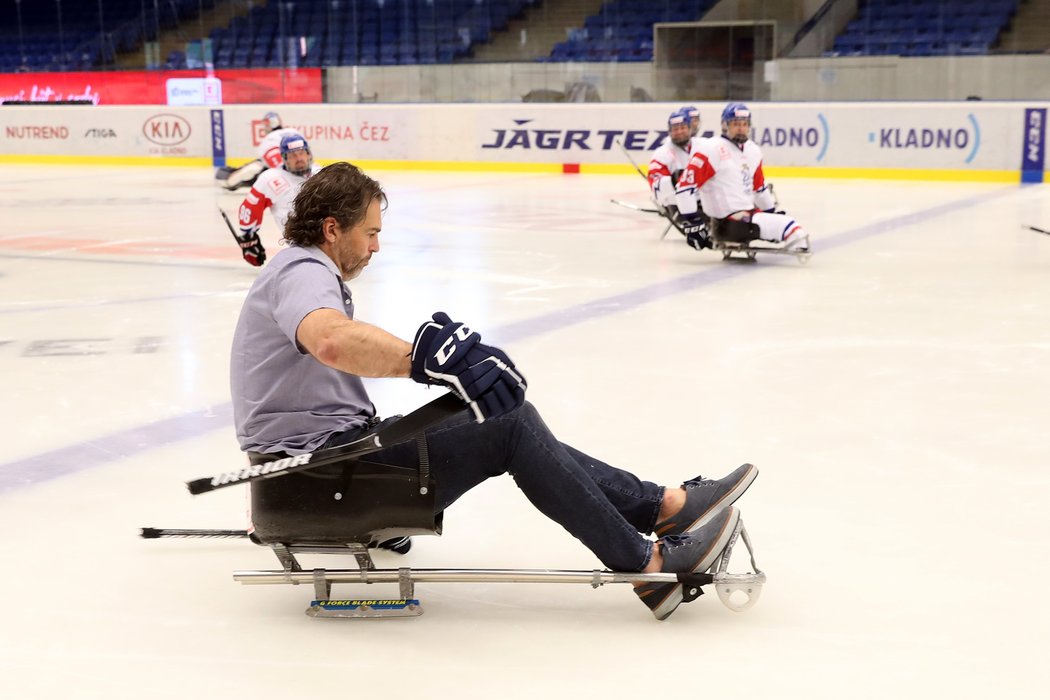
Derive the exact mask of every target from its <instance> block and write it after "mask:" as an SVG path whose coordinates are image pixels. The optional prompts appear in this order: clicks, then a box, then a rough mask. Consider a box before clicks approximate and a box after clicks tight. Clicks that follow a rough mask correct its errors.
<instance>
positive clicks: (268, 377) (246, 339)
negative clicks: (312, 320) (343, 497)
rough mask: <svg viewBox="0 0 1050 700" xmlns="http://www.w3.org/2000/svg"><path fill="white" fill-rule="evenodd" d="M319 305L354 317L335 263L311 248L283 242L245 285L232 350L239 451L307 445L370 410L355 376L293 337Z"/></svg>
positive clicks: (361, 421)
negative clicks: (247, 286)
mask: <svg viewBox="0 0 1050 700" xmlns="http://www.w3.org/2000/svg"><path fill="white" fill-rule="evenodd" d="M317 309H338V310H340V311H342V312H343V313H345V314H346V315H347V317H348V318H353V317H354V305H353V302H352V301H351V298H350V291H349V290H348V289H347V288H346V286H345V285H344V284H343V282H342V279H341V278H340V276H339V272H338V269H337V268H336V266H335V263H333V262H332V260H331V258H329V257H328V256H327V255H325V254H324V252H322V251H321V250H320V249H318V248H315V247H300V246H294V245H293V246H289V247H288V249H287V250H284V251H282V252H280V253H279V254H277V255H276V256H274V258H273V259H272V260H271V261H270V262H269V263H268V264H267V265H266V267H264V268H263V270H262V273H261V274H260V275H259V277H258V278H257V279H256V280H255V283H254V284H253V285H252V287H251V289H250V290H249V291H248V296H247V298H245V300H244V306H243V307H242V308H241V315H240V318H238V320H237V330H236V331H235V332H234V334H233V350H232V352H231V354H230V389H231V392H232V394H233V418H234V422H235V424H236V426H237V440H238V441H239V442H240V444H241V449H242V450H245V451H248V450H250V451H252V452H263V453H270V452H288V453H289V454H300V453H303V452H312V451H313V450H315V449H317V448H318V447H320V446H321V445H322V444H324V442H325V440H327V439H328V436H329V435H331V434H332V433H335V432H339V431H342V430H347V429H350V428H356V427H361V426H364V425H365V424H366V423H367V422H368V419H369V418H371V417H372V416H374V415H375V407H374V406H373V405H372V402H371V400H369V398H368V393H367V392H366V391H365V387H364V384H363V383H362V381H361V378H360V377H357V376H355V375H352V374H347V373H345V372H340V371H339V370H337V369H333V368H331V367H329V366H327V365H324V364H322V363H320V362H318V361H317V360H316V359H314V358H313V356H311V355H310V354H308V353H307V352H306V351H305V349H303V348H302V347H300V346H299V344H298V343H297V342H296V340H295V332H296V330H297V329H298V328H299V323H300V322H301V321H302V320H303V318H305V317H306V315H307V314H309V313H310V312H311V311H315V310H317Z"/></svg>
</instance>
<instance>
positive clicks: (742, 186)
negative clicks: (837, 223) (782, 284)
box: [675, 102, 809, 257]
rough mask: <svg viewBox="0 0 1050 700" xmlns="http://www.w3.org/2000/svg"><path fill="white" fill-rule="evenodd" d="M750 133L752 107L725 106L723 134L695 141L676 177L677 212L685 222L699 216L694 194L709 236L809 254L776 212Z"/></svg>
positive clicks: (797, 229)
mask: <svg viewBox="0 0 1050 700" xmlns="http://www.w3.org/2000/svg"><path fill="white" fill-rule="evenodd" d="M750 134H751V111H750V110H749V109H748V108H747V107H746V106H745V105H743V104H740V103H739V102H734V103H730V104H729V105H727V106H726V108H725V109H724V110H723V111H722V136H721V137H716V138H711V139H696V140H695V141H694V152H693V155H692V157H691V158H690V159H689V165H688V166H687V167H686V169H685V170H684V171H683V172H682V175H681V177H679V178H678V184H677V187H676V197H675V199H676V203H677V205H678V210H679V212H680V213H681V215H682V217H683V218H684V219H686V220H690V219H696V218H699V216H700V215H701V213H700V212H699V210H698V207H697V198H698V197H699V202H700V205H701V206H702V208H703V210H702V214H706V215H707V216H709V217H710V218H711V221H712V225H711V236H712V238H713V239H715V240H721V241H728V242H731V243H733V244H740V245H745V246H746V245H747V244H748V243H749V242H750V241H755V240H761V241H766V242H767V243H770V244H773V245H774V247H775V248H778V249H781V250H784V251H787V252H791V253H794V254H803V253H808V252H809V236H808V235H807V234H806V232H805V231H803V230H802V227H801V226H799V225H798V223H796V221H795V220H794V219H793V218H792V217H790V216H788V215H787V214H785V213H784V212H782V211H778V210H777V201H776V198H775V197H774V195H773V186H772V185H770V184H768V183H766V180H765V175H764V174H763V172H762V150H761V149H760V148H759V147H758V145H757V144H755V142H754V141H751V140H750V139H749V137H750ZM756 249H757V248H756ZM749 257H753V256H752V255H749Z"/></svg>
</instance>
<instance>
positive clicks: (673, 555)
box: [634, 506, 740, 620]
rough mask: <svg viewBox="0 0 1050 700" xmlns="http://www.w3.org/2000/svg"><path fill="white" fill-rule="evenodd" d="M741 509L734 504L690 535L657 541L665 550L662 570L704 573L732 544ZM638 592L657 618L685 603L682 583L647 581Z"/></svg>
mask: <svg viewBox="0 0 1050 700" xmlns="http://www.w3.org/2000/svg"><path fill="white" fill-rule="evenodd" d="M739 520H740V511H739V510H737V509H736V508H733V507H732V506H730V507H728V508H723V509H722V510H720V511H719V512H718V513H717V514H716V515H715V516H714V517H713V518H712V519H710V521H709V522H708V523H707V525H704V526H703V527H701V528H700V529H698V530H695V531H694V532H692V533H691V534H688V535H680V536H676V535H670V536H668V537H664V538H663V539H662V540H660V541H659V542H658V543H657V545H656V546H657V547H660V552H661V554H663V557H664V563H663V566H662V567H660V571H661V572H663V573H675V574H681V573H690V572H692V573H703V572H705V571H707V570H708V569H710V568H711V567H712V566H714V564H715V562H716V561H717V560H718V557H719V555H720V554H722V551H723V550H724V549H725V548H726V545H727V544H729V540H730V538H731V537H732V536H733V531H734V530H735V529H736V524H737V522H738V521H739ZM634 592H635V594H636V595H637V596H638V597H639V598H640V599H641V600H642V602H643V603H645V604H646V606H647V607H648V608H649V609H650V610H651V611H652V613H653V615H654V616H655V617H656V619H657V620H665V619H667V618H668V617H669V616H670V615H671V613H673V612H674V611H675V610H677V609H678V606H679V605H681V604H682V584H680V583H644V584H642V585H641V586H636V587H635V589H634Z"/></svg>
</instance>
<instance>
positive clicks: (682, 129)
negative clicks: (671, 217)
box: [649, 109, 693, 208]
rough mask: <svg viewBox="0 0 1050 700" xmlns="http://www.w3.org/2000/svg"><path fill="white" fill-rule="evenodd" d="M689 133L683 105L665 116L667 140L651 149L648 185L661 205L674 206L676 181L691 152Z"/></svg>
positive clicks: (691, 144) (691, 145)
mask: <svg viewBox="0 0 1050 700" xmlns="http://www.w3.org/2000/svg"><path fill="white" fill-rule="evenodd" d="M690 137H691V130H690V126H689V117H688V116H687V115H686V113H685V109H679V110H676V111H674V112H671V116H669V117H668V118H667V140H666V141H664V142H663V144H662V145H661V146H660V147H659V148H657V149H656V150H655V151H653V155H652V158H651V159H650V160H649V189H650V190H652V193H653V201H655V202H656V203H657V204H658V205H659V206H660V207H662V208H667V207H673V206H676V200H675V183H676V182H677V181H678V177H679V175H681V173H682V171H683V170H685V168H686V166H687V165H689V158H690V156H692V155H693V142H692V139H691V138H690Z"/></svg>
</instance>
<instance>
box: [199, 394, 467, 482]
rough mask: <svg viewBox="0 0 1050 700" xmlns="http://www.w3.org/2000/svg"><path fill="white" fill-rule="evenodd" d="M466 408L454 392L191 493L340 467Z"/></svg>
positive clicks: (219, 477)
mask: <svg viewBox="0 0 1050 700" xmlns="http://www.w3.org/2000/svg"><path fill="white" fill-rule="evenodd" d="M464 408H466V405H465V404H464V403H463V401H462V400H461V399H460V398H459V397H458V396H456V395H455V394H453V393H451V392H450V393H448V394H445V395H443V396H440V397H438V398H436V399H434V400H433V401H431V402H430V403H428V404H426V405H424V406H421V407H419V408H417V409H416V410H415V411H412V412H411V413H409V414H408V415H407V416H405V417H404V418H402V419H400V420H397V421H394V422H393V423H391V424H390V425H388V426H385V427H383V428H380V429H379V430H377V431H376V432H374V433H369V434H368V435H365V436H364V437H361V438H358V439H357V440H354V441H353V442H351V443H349V444H347V445H340V446H339V447H330V448H328V449H322V450H317V451H315V452H307V453H305V454H301V455H295V456H294V457H284V458H282V459H278V460H274V461H273V462H266V463H264V464H254V465H251V466H247V467H244V468H243V469H238V470H237V471H232V472H226V473H225V474H218V475H216V476H213V477H204V478H201V479H194V480H193V481H188V482H186V487H187V488H188V489H189V490H190V493H191V494H193V495H194V496H196V495H198V494H201V493H207V492H208V491H215V490H216V489H221V488H225V487H227V486H236V485H237V484H246V483H248V482H250V481H257V480H259V479H270V478H273V477H276V476H284V475H285V474H290V473H292V472H296V471H300V470H303V469H311V468H313V467H322V466H326V465H329V464H336V463H338V462H342V461H343V460H345V459H348V458H353V457H360V456H363V455H366V454H369V453H371V452H376V451H377V450H381V449H383V448H385V447H389V446H391V445H396V444H397V443H399V442H404V441H405V440H408V439H410V438H412V437H413V436H415V435H417V434H418V433H421V432H423V431H424V430H426V429H427V428H429V427H431V426H432V425H434V424H435V423H439V422H440V421H443V420H445V419H446V418H451V417H452V416H454V415H456V414H457V413H459V412H460V411H462V410H463V409H464Z"/></svg>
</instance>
